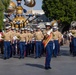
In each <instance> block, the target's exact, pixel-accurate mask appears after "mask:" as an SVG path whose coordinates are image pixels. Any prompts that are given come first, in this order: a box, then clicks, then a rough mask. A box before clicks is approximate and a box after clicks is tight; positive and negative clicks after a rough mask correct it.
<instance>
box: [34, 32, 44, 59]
mask: <svg viewBox="0 0 76 75" xmlns="http://www.w3.org/2000/svg"><path fill="white" fill-rule="evenodd" d="M43 38H44V36H43V34H42V32H41V31H36V32H35V40H36V43H35V58H38V57H41V54H42V40H43Z"/></svg>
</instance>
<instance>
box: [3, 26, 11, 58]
mask: <svg viewBox="0 0 76 75" xmlns="http://www.w3.org/2000/svg"><path fill="white" fill-rule="evenodd" d="M3 39H4V59H9V58H10V54H11V48H10V44H11V34H10V33H9V27H6V32H4V33H3Z"/></svg>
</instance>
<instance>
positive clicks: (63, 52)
mask: <svg viewBox="0 0 76 75" xmlns="http://www.w3.org/2000/svg"><path fill="white" fill-rule="evenodd" d="M60 55H61V56H70V52H69V51H67V50H61V51H60Z"/></svg>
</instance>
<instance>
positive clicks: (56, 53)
mask: <svg viewBox="0 0 76 75" xmlns="http://www.w3.org/2000/svg"><path fill="white" fill-rule="evenodd" d="M54 43H55V49H54V56H55V57H57V55H58V49H59V43H58V40H54Z"/></svg>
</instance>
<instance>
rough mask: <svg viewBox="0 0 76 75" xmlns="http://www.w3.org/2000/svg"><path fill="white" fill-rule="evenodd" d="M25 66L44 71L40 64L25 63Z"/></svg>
mask: <svg viewBox="0 0 76 75" xmlns="http://www.w3.org/2000/svg"><path fill="white" fill-rule="evenodd" d="M25 65H27V66H31V67H37V68H41V69H44V66H43V65H40V64H30V63H27V64H25Z"/></svg>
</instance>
